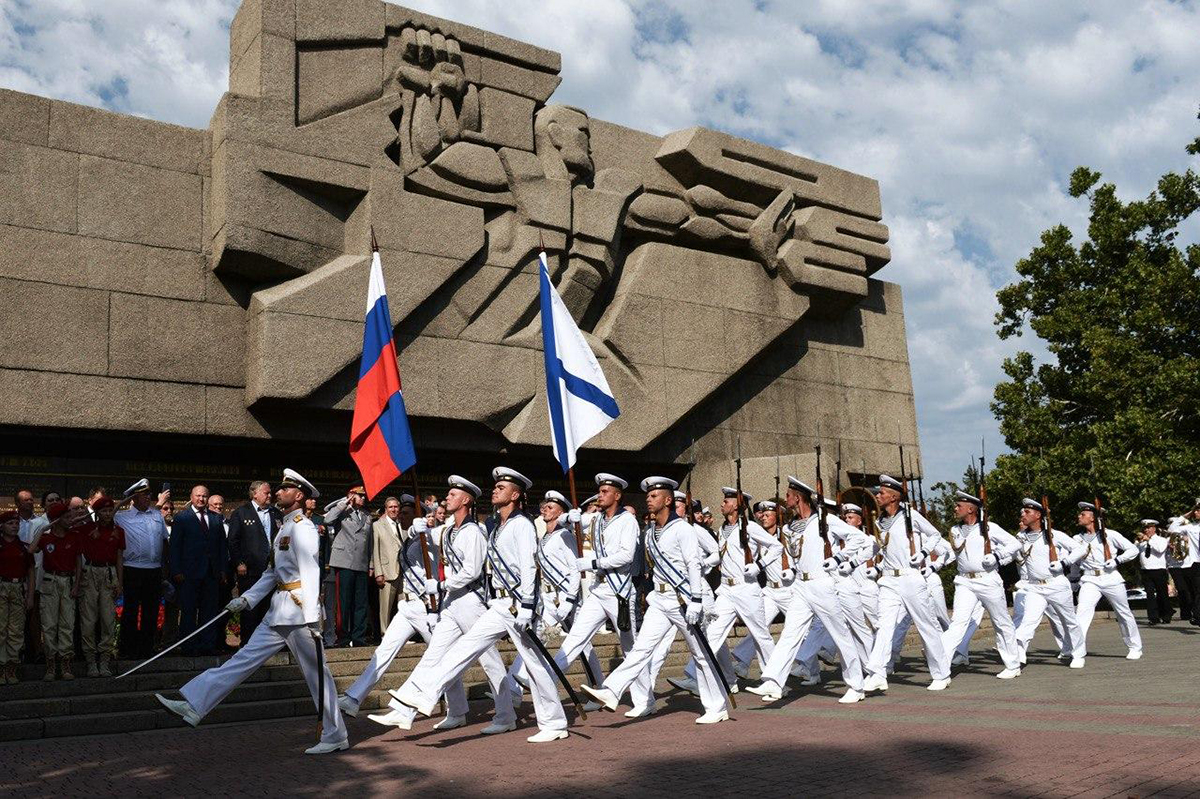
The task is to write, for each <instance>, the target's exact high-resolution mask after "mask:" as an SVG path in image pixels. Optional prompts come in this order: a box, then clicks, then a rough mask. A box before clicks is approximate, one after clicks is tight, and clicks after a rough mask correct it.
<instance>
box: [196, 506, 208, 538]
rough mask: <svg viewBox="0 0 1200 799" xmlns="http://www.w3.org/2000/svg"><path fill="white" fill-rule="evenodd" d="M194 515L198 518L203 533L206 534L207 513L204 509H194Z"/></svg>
mask: <svg viewBox="0 0 1200 799" xmlns="http://www.w3.org/2000/svg"><path fill="white" fill-rule="evenodd" d="M196 516H197V517H198V518H199V519H200V527H202V528H203V529H204V534H205V535H208V514H207V513H205V512H204V511H196Z"/></svg>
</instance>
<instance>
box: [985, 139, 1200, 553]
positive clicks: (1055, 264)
mask: <svg viewBox="0 0 1200 799" xmlns="http://www.w3.org/2000/svg"><path fill="white" fill-rule="evenodd" d="M1187 151H1188V152H1189V153H1190V154H1192V155H1197V154H1200V137H1198V138H1197V139H1196V140H1194V141H1193V142H1192V143H1191V144H1189V145H1188V147H1187ZM1100 178H1101V176H1100V174H1099V173H1097V172H1095V171H1093V170H1091V169H1087V168H1085V167H1080V168H1078V169H1076V170H1075V171H1074V172H1073V173H1072V174H1071V181H1070V193H1071V196H1072V197H1076V198H1083V197H1086V198H1087V201H1088V203H1089V206H1090V215H1089V223H1088V229H1087V238H1086V240H1084V241H1082V242H1078V243H1077V242H1076V241H1075V238H1074V237H1073V236H1072V234H1071V232H1070V230H1068V229H1067V228H1066V226H1064V225H1057V226H1055V227H1052V228H1050V229H1049V230H1047V231H1045V232H1044V233H1043V234H1042V236H1041V243H1040V244H1039V245H1038V246H1037V247H1035V248H1034V250H1033V251H1032V252H1031V253H1030V254H1029V255H1028V256H1027V257H1026V258H1023V259H1021V260H1020V261H1019V262H1018V263H1017V265H1016V271H1017V273H1018V275H1020V280H1018V281H1017V282H1016V283H1013V284H1011V285H1008V286H1005V287H1004V288H1003V289H1001V290H1000V291H999V292H998V294H997V298H998V299H999V302H1000V311H999V313H998V314H997V315H996V324H997V327H998V328H999V334H1000V337H1001V338H1005V339H1007V338H1009V337H1012V336H1020V335H1022V333H1023V332H1025V331H1026V330H1030V331H1032V333H1033V334H1034V335H1036V336H1037V337H1038V338H1040V339H1041V340H1042V341H1043V342H1045V347H1046V350H1047V351H1048V353H1049V359H1048V360H1047V362H1045V363H1037V362H1035V359H1034V356H1033V355H1032V354H1030V353H1029V352H1019V353H1017V355H1016V356H1014V357H1013V358H1010V359H1008V360H1006V361H1005V363H1004V371H1005V374H1006V375H1007V376H1008V378H1009V379H1008V380H1007V381H1005V382H1002V383H1000V384H999V385H998V386H996V390H995V397H994V402H993V403H992V411H993V413H995V415H996V418H997V419H998V420H999V421H1000V429H1001V432H1002V433H1003V434H1004V438H1005V441H1006V443H1007V444H1008V446H1009V447H1010V448H1011V449H1012V454H1011V455H1004V456H1001V457H1000V458H998V459H997V462H996V464H995V467H994V469H993V470H992V471H991V472H990V474H989V475H988V481H987V482H988V492H989V498H990V499H991V504H992V507H993V509H994V510H993V518H994V519H996V520H997V522H998V523H1002V524H1003V522H1004V521H1009V522H1010V523H1011V519H1013V518H1015V514H1016V511H1017V507H1018V503H1019V502H1020V499H1021V497H1022V496H1028V495H1034V496H1036V497H1039V498H1040V496H1041V495H1042V494H1048V495H1049V497H1050V500H1051V505H1052V510H1053V513H1054V523H1055V526H1056V527H1058V528H1059V529H1064V530H1068V531H1070V530H1073V528H1074V523H1075V507H1074V503H1075V502H1076V501H1078V500H1081V499H1089V500H1090V499H1091V498H1092V497H1093V496H1094V495H1098V496H1100V497H1101V498H1102V499H1103V501H1104V502H1105V505H1106V507H1107V509H1108V510H1109V513H1108V520H1109V524H1110V525H1111V526H1112V527H1114V528H1115V529H1119V530H1122V531H1127V532H1133V531H1134V527H1135V525H1136V523H1137V520H1138V519H1139V518H1141V517H1143V516H1154V517H1158V518H1162V517H1164V516H1167V515H1176V514H1179V513H1181V512H1183V511H1184V510H1186V508H1187V507H1190V504H1191V500H1192V498H1193V497H1194V496H1196V494H1197V493H1200V492H1198V491H1197V487H1196V482H1197V480H1196V465H1197V462H1198V461H1200V458H1198V457H1197V455H1198V450H1197V440H1198V434H1200V358H1198V356H1200V245H1197V244H1195V243H1192V244H1188V245H1181V244H1180V243H1179V242H1178V241H1177V238H1178V236H1179V234H1180V227H1181V225H1183V224H1184V223H1185V221H1186V220H1188V219H1189V218H1191V217H1193V215H1194V214H1195V213H1196V211H1197V209H1198V208H1200V178H1198V177H1197V175H1196V173H1195V172H1194V171H1193V170H1192V169H1188V170H1187V171H1186V172H1184V173H1183V174H1182V175H1180V174H1176V173H1173V172H1171V173H1167V174H1165V175H1163V176H1162V177H1161V178H1160V179H1159V181H1158V185H1157V188H1156V189H1155V190H1154V191H1152V192H1151V193H1150V194H1149V196H1148V197H1146V198H1145V199H1144V200H1134V201H1131V202H1123V201H1122V200H1121V199H1120V198H1119V197H1118V196H1117V189H1116V186H1114V185H1113V184H1112V183H1101V182H1100ZM1193 221H1194V220H1193ZM1005 526H1008V525H1005Z"/></svg>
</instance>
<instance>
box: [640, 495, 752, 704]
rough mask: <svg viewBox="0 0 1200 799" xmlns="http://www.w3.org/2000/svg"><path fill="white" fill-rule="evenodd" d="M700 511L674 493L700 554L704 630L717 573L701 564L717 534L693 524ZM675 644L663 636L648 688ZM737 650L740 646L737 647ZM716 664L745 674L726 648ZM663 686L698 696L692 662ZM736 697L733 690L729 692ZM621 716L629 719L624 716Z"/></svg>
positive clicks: (695, 503) (696, 503) (713, 549)
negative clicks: (671, 686) (679, 674)
mask: <svg viewBox="0 0 1200 799" xmlns="http://www.w3.org/2000/svg"><path fill="white" fill-rule="evenodd" d="M699 509H700V501H699V500H697V499H693V500H692V509H691V511H690V512H689V510H688V504H687V494H685V493H684V492H683V491H676V492H675V515H677V516H678V517H679V518H681V519H683V520H684V521H686V522H688V523H689V524H691V525H692V529H694V530H695V531H696V549H697V551H698V552H699V553H700V572H701V575H702V576H703V577H704V580H703V581H702V583H703V585H702V586H701V587H702V594H701V604H703V605H704V616H703V618H704V622H703V624H702V625H701V626H702V627H703V626H707V624H708V623H709V621H710V620H711V619H712V615H713V603H714V602H716V600H717V597H716V594H714V593H713V584H714V583H715V582H717V581H719V580H720V569H719V568H717V567H715V566H714V567H713V568H710V569H706V568H705V566H704V563H705V561H706V560H708V558H709V556H711V555H713V554H714V553H715V552H717V550H718V542H717V534H716V533H714V532H713V531H712V530H710V529H709V528H707V527H705V526H704V525H702V524H700V522H699V521H697V511H698V510H699ZM674 643H675V633H674V632H673V631H672V632H671V634H670V635H667V636H664V637H663V640H662V643H660V644H659V645H658V649H656V650H655V651H654V657H652V658H651V659H650V684H651V685H655V684H657V683H658V675H659V674H660V673H661V672H662V667H663V664H665V663H666V662H667V656H668V655H670V654H671V645H672V644H674ZM745 643H747V644H749V653H748V654H747V655H746V658H747V659H750V658H752V657H753V656H754V639H753V638H751V637H750V636H746V639H745ZM739 648H740V646H739ZM716 655H717V663H719V664H720V665H721V670H722V671H723V672H724V673H725V674H728V673H729V672H730V670H731V669H732V670H733V672H734V673H739V669H740V670H741V671H745V666H743V665H740V664H739V663H738V662H737V661H736V660H734V661H733V662H732V663H731V662H730V654H729V647H727V646H725V645H724V644H722V645H721V648H720V649H718V650H717V651H716ZM667 682H668V683H670V684H671V685H673V686H674V687H676V688H678V689H679V690H681V691H687V692H688V693H690V694H691V695H692V696H700V684H699V683H697V682H696V664H695V661H693V660H688V662H687V665H686V666H685V667H684V670H683V674H682V675H681V676H679V677H668V678H667ZM731 690H732V691H733V692H734V693H737V687H736V686H734V687H733V689H731ZM625 715H627V716H628V715H630V714H629V713H626V714H625Z"/></svg>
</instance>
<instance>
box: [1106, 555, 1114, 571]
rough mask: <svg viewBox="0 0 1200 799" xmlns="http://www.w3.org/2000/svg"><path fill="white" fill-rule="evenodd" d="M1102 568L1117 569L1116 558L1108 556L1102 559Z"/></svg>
mask: <svg viewBox="0 0 1200 799" xmlns="http://www.w3.org/2000/svg"><path fill="white" fill-rule="evenodd" d="M1104 570H1105V571H1108V572H1112V571H1116V570H1117V559H1116V558H1109V559H1108V560H1106V561H1104Z"/></svg>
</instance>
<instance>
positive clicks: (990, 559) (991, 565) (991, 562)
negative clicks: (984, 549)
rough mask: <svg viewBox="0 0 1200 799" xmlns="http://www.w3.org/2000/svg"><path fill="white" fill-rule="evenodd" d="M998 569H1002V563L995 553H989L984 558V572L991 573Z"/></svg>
mask: <svg viewBox="0 0 1200 799" xmlns="http://www.w3.org/2000/svg"><path fill="white" fill-rule="evenodd" d="M998 568H1000V561H999V559H998V558H997V557H996V553H995V552H989V553H988V554H986V555H984V556H983V570H984V571H989V572H990V571H993V570H995V569H998Z"/></svg>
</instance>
